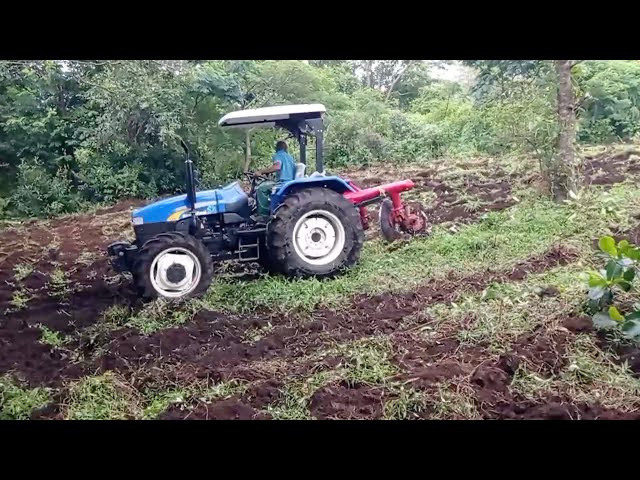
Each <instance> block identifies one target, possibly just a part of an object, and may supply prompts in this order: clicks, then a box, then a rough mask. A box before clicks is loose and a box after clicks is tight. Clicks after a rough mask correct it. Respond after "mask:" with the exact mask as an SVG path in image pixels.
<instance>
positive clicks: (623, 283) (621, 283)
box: [615, 279, 631, 292]
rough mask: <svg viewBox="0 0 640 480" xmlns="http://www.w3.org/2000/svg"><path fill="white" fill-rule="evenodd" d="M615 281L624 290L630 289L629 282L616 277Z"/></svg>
mask: <svg viewBox="0 0 640 480" xmlns="http://www.w3.org/2000/svg"><path fill="white" fill-rule="evenodd" d="M615 283H616V284H617V285H618V286H619V287H620V288H621V289H622V290H623V291H625V292H628V291H629V290H631V284H630V283H629V282H627V281H626V280H622V279H618V280H616V281H615Z"/></svg>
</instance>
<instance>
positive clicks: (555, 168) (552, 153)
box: [465, 60, 577, 202]
mask: <svg viewBox="0 0 640 480" xmlns="http://www.w3.org/2000/svg"><path fill="white" fill-rule="evenodd" d="M465 63H466V64H467V65H469V66H472V67H475V68H476V69H478V71H479V75H478V78H477V82H476V85H475V86H474V88H473V92H474V94H475V95H476V98H477V99H478V100H479V101H486V100H492V101H494V102H498V103H506V102H510V101H511V100H512V99H513V98H518V97H522V94H523V93H525V95H524V97H525V98H526V97H530V98H534V95H533V92H529V91H528V90H531V89H532V88H533V89H538V90H539V91H540V92H541V93H540V95H542V92H544V91H545V90H546V91H548V90H549V86H550V85H552V84H553V86H554V89H555V92H556V94H555V105H554V110H555V119H554V123H555V129H554V131H553V135H543V136H542V137H541V138H542V144H541V143H537V142H536V137H537V132H538V131H540V130H545V131H547V132H549V130H548V129H547V128H546V127H545V126H546V124H547V120H546V118H545V117H544V116H541V117H540V119H541V120H540V122H539V123H540V127H536V128H534V129H533V132H532V135H531V136H530V137H529V138H526V139H525V140H526V141H527V142H528V143H529V144H530V145H532V147H533V150H534V151H536V153H537V154H538V155H540V157H541V158H540V160H541V169H542V173H543V175H544V176H545V177H546V178H547V180H548V181H549V189H550V193H551V195H552V196H553V199H554V200H555V201H557V202H561V201H564V200H565V199H566V198H567V196H568V195H569V192H571V191H575V188H576V184H577V178H576V175H577V173H576V171H577V168H576V167H577V157H576V151H575V142H576V100H575V95H574V90H573V77H572V73H571V72H572V68H573V67H574V66H575V65H576V64H577V62H576V61H574V60H554V61H553V62H547V61H542V60H518V61H512V60H490V61H485V60H473V61H467V62H465ZM551 102H553V100H551V99H550V103H551ZM512 121H518V122H523V121H524V118H522V117H521V118H519V119H512Z"/></svg>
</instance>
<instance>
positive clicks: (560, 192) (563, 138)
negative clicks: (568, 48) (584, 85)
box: [549, 60, 577, 202]
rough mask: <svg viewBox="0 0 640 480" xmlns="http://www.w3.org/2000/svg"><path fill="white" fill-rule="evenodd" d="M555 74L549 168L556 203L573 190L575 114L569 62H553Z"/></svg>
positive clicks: (570, 61)
mask: <svg viewBox="0 0 640 480" xmlns="http://www.w3.org/2000/svg"><path fill="white" fill-rule="evenodd" d="M554 62H555V67H556V73H557V75H558V98H557V102H558V103H557V109H558V110H557V113H558V126H559V133H558V144H557V147H558V148H557V151H556V154H555V158H554V160H553V161H552V164H551V165H550V169H549V180H550V181H551V193H552V194H553V199H554V200H555V201H556V202H562V201H564V200H566V199H567V197H568V194H569V192H570V191H573V192H575V191H576V182H577V179H576V177H577V172H576V170H577V168H576V167H577V159H576V148H575V142H576V112H575V99H574V92H573V83H572V81H573V80H572V77H571V68H572V67H573V65H574V62H573V60H555V61H554Z"/></svg>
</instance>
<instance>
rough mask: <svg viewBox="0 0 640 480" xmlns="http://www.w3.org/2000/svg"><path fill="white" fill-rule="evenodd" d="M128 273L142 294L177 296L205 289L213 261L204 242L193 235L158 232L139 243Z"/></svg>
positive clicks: (169, 297)
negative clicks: (136, 254)
mask: <svg viewBox="0 0 640 480" xmlns="http://www.w3.org/2000/svg"><path fill="white" fill-rule="evenodd" d="M132 273H133V278H134V282H135V284H136V287H137V288H138V291H139V293H140V295H141V296H142V297H143V298H147V299H153V298H157V297H163V298H167V299H181V298H186V297H195V296H197V295H200V294H202V293H204V292H206V291H207V289H208V288H209V285H210V284H211V279H212V278H213V262H212V260H211V256H210V254H209V252H208V251H207V249H206V248H205V246H204V244H203V243H202V242H201V241H199V240H198V239H196V238H194V237H193V236H191V235H187V234H183V233H178V232H171V233H161V234H160V235H157V236H156V237H154V238H152V239H151V240H149V241H147V242H146V243H145V244H144V245H143V246H142V248H141V249H140V253H139V254H138V257H137V258H136V261H135V262H134V265H133V269H132Z"/></svg>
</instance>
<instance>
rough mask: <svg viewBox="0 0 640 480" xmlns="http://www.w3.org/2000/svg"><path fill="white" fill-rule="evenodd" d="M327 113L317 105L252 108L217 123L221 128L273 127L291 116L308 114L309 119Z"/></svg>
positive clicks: (232, 114)
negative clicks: (277, 122) (278, 121)
mask: <svg viewBox="0 0 640 480" xmlns="http://www.w3.org/2000/svg"><path fill="white" fill-rule="evenodd" d="M326 111H327V109H326V108H325V107H324V105H322V104H319V103H314V104H308V105H280V106H277V107H264V108H254V109H252V110H239V111H237V112H231V113H227V114H226V115H225V116H224V117H222V118H221V119H220V120H219V121H218V125H219V126H221V127H247V128H248V127H256V126H262V127H273V126H275V122H276V121H277V120H287V119H289V118H291V116H292V115H296V116H299V115H302V116H303V117H304V116H305V114H309V117H317V114H321V115H322V114H323V113H325V112H326Z"/></svg>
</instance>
